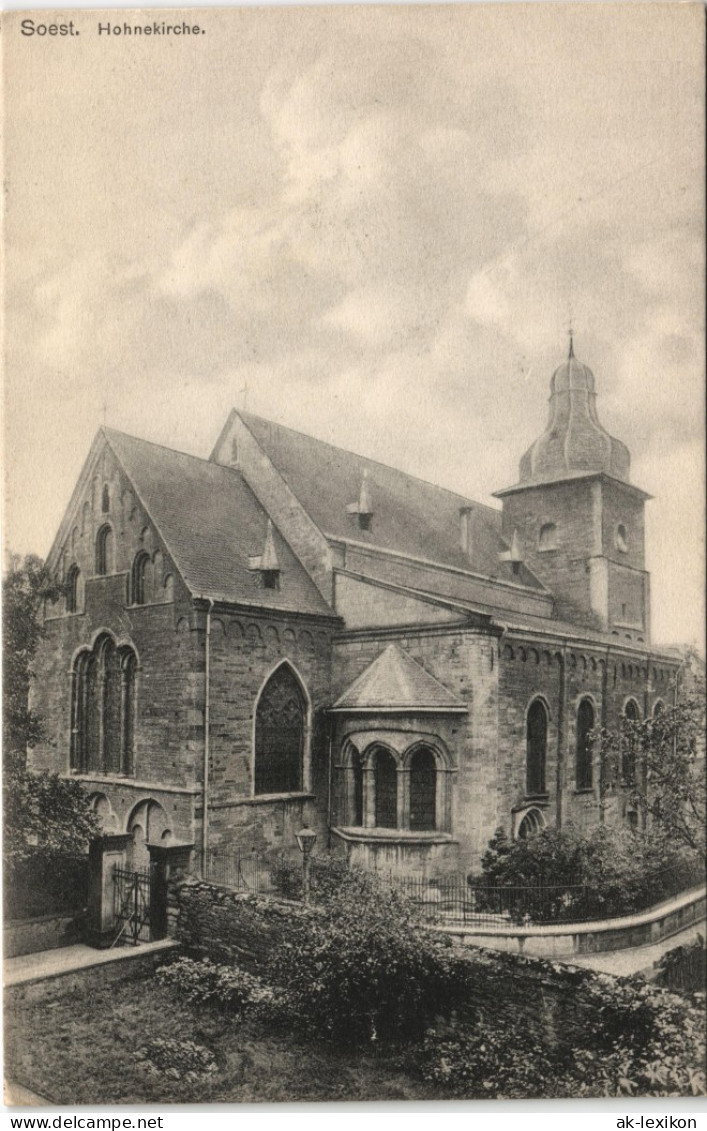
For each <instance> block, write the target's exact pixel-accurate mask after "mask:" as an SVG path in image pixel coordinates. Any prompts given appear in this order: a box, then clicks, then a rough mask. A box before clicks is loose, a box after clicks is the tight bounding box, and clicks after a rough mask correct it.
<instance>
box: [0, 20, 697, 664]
mask: <svg viewBox="0 0 707 1131" xmlns="http://www.w3.org/2000/svg"><path fill="white" fill-rule="evenodd" d="M23 15H26V14H23ZM155 15H156V18H157V19H158V20H159V21H164V20H166V19H167V18H168V17H167V16H166V14H165V11H164V10H162V11H159V12H157V13H156V14H155ZM21 18H22V16H21V15H20V14H19V13H14V14H12V15H11V16H6V18H5V24H6V26H5V28H4V35H3V39H4V51H5V72H6V73H5V84H6V90H5V95H6V141H5V162H6V170H5V173H6V212H5V246H6V288H5V293H6V299H5V363H6V364H5V371H6V379H5V449H4V462H5V485H6V491H5V505H4V521H3V525H4V540H5V548H6V550H12V551H15V552H18V553H25V552H35V553H38V554H41V555H44V554H46V553H47V551H48V550H49V547H50V545H51V543H52V540H53V538H54V535H55V533H56V530H57V528H58V525H59V522H60V520H61V517H62V515H63V513H64V510H65V508H66V505H67V503H68V500H69V498H70V495H71V492H72V489H73V486H74V484H75V482H76V479H77V477H78V475H79V473H80V470H81V467H82V465H83V462H84V460H85V458H86V456H87V454H88V450H89V447H90V445H91V442H92V439H93V437H94V435H95V433H96V431H97V429H98V428H99V427H100V426H101V424H102V423H103V422H104V421H105V422H106V423H107V424H108V426H109V427H112V428H118V429H121V430H123V431H126V432H129V433H132V434H134V435H137V436H141V437H144V438H146V439H149V440H154V441H156V442H158V443H163V444H167V445H169V446H171V447H175V448H178V449H180V450H183V451H187V452H191V453H194V454H196V455H201V456H205V457H207V456H208V455H209V453H210V451H211V448H212V446H213V444H214V443H215V440H216V437H217V436H218V433H219V431H220V429H221V427H222V425H223V423H224V422H225V419H226V417H227V415H228V412H229V410H230V408H231V407H232V406H236V407H241V408H242V407H244V405H245V407H247V408H248V410H249V411H252V412H256V413H258V414H259V415H262V416H266V417H268V418H271V419H273V420H277V421H279V422H281V423H283V424H286V425H289V426H291V427H294V428H298V429H300V430H302V431H305V432H308V433H311V434H312V435H315V436H318V437H320V438H322V439H325V440H328V441H330V442H332V443H335V444H338V445H340V446H342V447H346V448H349V449H352V450H354V451H357V452H360V453H362V454H364V455H367V456H370V457H372V458H375V459H378V460H381V461H383V462H385V463H389V464H392V465H394V466H398V467H401V468H403V469H404V470H406V471H409V472H411V473H413V474H416V475H419V476H421V477H422V478H424V479H428V480H431V481H433V482H436V483H439V484H441V485H443V486H446V487H450V488H452V489H454V490H457V491H459V492H460V493H462V494H465V495H468V496H470V497H471V498H475V499H478V500H480V501H483V502H492V501H493V500H492V499H491V498H490V496H491V492H493V491H494V490H497V489H500V488H503V487H506V486H509V485H510V484H512V483H515V482H516V481H517V478H518V460H519V459H520V456H521V455H522V453H523V451H524V450H525V449H526V448H527V447H528V446H529V444H530V443H531V442H532V441H533V440H534V439H535V438H536V437H537V436H538V435H539V434H540V432H541V431H542V430H543V428H544V426H545V422H546V417H547V411H548V404H547V401H548V396H549V383H550V377H551V374H552V372H553V370H554V369H555V367H556V366H557V365H559V364H560V363H561V361H562V360H563V359H564V357H565V356H566V353H567V343H568V328H569V325H570V322H571V323H572V326H573V330H574V342H575V352H576V354H577V356H578V357H579V358H580V359H581V360H582V361H584V362H585V363H586V364H588V365H589V366H590V368H591V369H592V370H593V372H594V374H595V377H596V382H597V390H598V394H599V395H598V410H599V415H600V419H601V420H602V423H603V424H604V426H605V427H606V428H607V429H608V430H609V431H610V432H611V433H612V434H613V435H615V436H617V437H619V438H620V439H621V440H623V441H624V442H625V443H626V444H628V446H629V448H630V450H631V452H632V457H633V459H632V481H633V482H634V483H636V484H637V485H638V486H640V487H643V488H644V489H645V490H647V491H649V492H650V493H651V494H652V495H654V496H655V499H654V500H653V501H652V502H650V503H649V504H648V510H647V534H646V538H647V558H648V567H649V568H650V570H651V572H652V606H653V636H654V639H655V640H656V641H658V642H660V643H676V642H680V641H686V642H690V641H696V640H701V638H702V633H703V625H704V530H705V516H704V493H705V492H704V482H705V467H704V413H705V407H704V387H705V376H704V354H705V326H704V279H705V264H704V223H703V215H704V63H703V60H704V12H703V8H702V6H701V5H700V4H689V3H688V4H660V3H650V4H611V5H605V4H574V5H563V4H503V5H489V6H485V5H477V4H458V5H440V6H431V5H429V6H428V5H419V6H411V7H405V6H399V7H398V6H392V5H391V6H362V7H358V8H354V7H350V8H349V7H336V8H334V7H315V8H242V9H211V10H200V11H198V12H197V13H195V14H194V20H195V21H197V20H198V23H199V24H200V26H202V27H203V28H204V29H205V33H204V34H202V35H198V36H190V37H186V36H184V37H182V38H180V39H179V38H159V37H149V38H148V37H143V38H140V39H138V38H127V37H125V36H115V35H110V36H108V35H105V34H103V35H99V34H98V30H97V29H98V23H99V22H101V21H103V22H105V20H106V17H105V16H100V15H99V14H98V13H96V12H95V11H90V10H88V11H74V12H71V13H67V14H66V15H65V16H61V15H60V14H57V15H55V16H53V17H52V18H53V19H56V20H57V21H61V20H62V19H68V18H73V19H74V23H75V28H76V30H78V31H79V35H77V36H72V37H68V36H67V37H61V38H53V39H50V38H49V37H44V38H39V37H37V36H32V37H27V36H22V35H21V34H20V23H19V21H20V19H21ZM109 18H110V21H111V22H113V23H116V22H118V23H123V22H126V21H127V22H129V23H145V22H148V20H149V16H147V15H146V13H145V12H139V13H138V12H119V13H116V12H113V13H111V15H110V17H109ZM175 18H178V19H179V20H181V19H182V18H183V13H181V12H180V13H179V16H178V17H175ZM42 19H48V16H47V14H46V13H45V14H44V15H43V16H42Z"/></svg>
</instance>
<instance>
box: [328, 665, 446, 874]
mask: <svg viewBox="0 0 707 1131" xmlns="http://www.w3.org/2000/svg"><path fill="white" fill-rule="evenodd" d="M467 711H468V707H467V705H466V703H464V702H463V701H462V700H461V699H459V698H458V697H457V696H456V695H455V694H454V693H453V692H451V691H450V690H449V689H448V688H446V687H445V686H444V685H443V684H442V683H440V681H439V680H438V679H436V678H435V676H433V675H431V674H430V672H428V671H426V670H425V668H423V667H422V665H421V664H420V663H418V662H417V660H415V659H413V657H412V656H410V655H409V653H407V652H406V651H405V650H404V649H403V648H401V647H400V645H399V644H397V643H392V644H389V645H388V646H387V647H386V648H385V649H384V650H383V651H382V652H381V653H380V655H379V656H378V657H377V658H376V659H375V660H374V661H373V662H372V663H371V664H369V666H368V667H367V668H366V669H365V670H364V671H363V672H362V673H361V674H360V675H359V676H358V677H357V678H356V679H355V680H354V681H353V683H352V684H351V685H350V686H349V687H348V688H347V689H346V691H344V693H343V694H342V695H341V696H340V697H339V698H338V699H337V700H336V702H335V703H334V705H333V707H332V708H330V712H329V713H330V715H331V716H332V718H333V719H334V720H335V721H334V727H333V733H334V741H333V745H332V752H333V753H332V756H333V758H334V759H335V761H334V764H333V766H332V771H333V787H334V788H333V813H332V833H333V836H334V837H335V841H336V843H337V844H338V847H339V848H340V849H341V850H342V851H343V852H344V853H345V855H346V857H347V859H348V862H349V864H351V865H352V866H357V867H363V868H366V869H368V870H370V871H379V872H386V873H391V874H393V875H402V876H417V877H421V878H433V877H435V876H438V875H442V874H449V873H450V872H455V871H456V870H457V867H458V845H457V842H456V840H455V838H454V836H453V829H452V800H453V782H454V777H455V775H456V772H457V764H458V763H457V758H456V756H455V752H454V738H453V726H452V724H453V722H454V720H455V718H456V717H457V716H459V715H465V714H466V713H467Z"/></svg>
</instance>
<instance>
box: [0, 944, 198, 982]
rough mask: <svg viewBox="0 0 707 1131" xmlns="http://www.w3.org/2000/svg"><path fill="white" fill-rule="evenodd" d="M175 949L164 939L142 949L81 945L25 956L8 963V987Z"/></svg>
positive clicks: (139, 947)
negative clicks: (99, 947) (98, 947)
mask: <svg viewBox="0 0 707 1131" xmlns="http://www.w3.org/2000/svg"><path fill="white" fill-rule="evenodd" d="M174 946H176V943H175V942H174V940H173V939H162V940H160V941H159V942H150V943H141V944H140V945H139V946H121V947H115V948H114V949H113V950H96V949H95V948H94V947H91V946H83V945H77V946H63V947H59V948H57V949H56V950H40V951H38V952H37V953H36V954H22V955H20V956H19V957H18V958H7V959H6V960H5V963H4V967H5V986H6V987H7V986H19V985H22V983H23V982H37V981H41V980H42V979H44V978H57V977H60V976H61V975H62V974H71V973H73V972H74V971H76V970H87V969H89V968H90V967H92V966H103V965H105V964H106V963H109V962H129V961H130V960H131V959H133V958H138V957H142V956H143V955H145V954H154V953H155V952H157V951H160V950H169V949H170V948H171V947H174Z"/></svg>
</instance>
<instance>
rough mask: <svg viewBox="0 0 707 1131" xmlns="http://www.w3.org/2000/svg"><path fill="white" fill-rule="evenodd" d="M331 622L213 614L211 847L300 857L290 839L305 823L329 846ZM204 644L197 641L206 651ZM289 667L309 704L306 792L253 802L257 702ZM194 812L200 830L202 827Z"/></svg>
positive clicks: (264, 614) (258, 615)
mask: <svg viewBox="0 0 707 1131" xmlns="http://www.w3.org/2000/svg"><path fill="white" fill-rule="evenodd" d="M331 627H332V626H331V623H330V622H327V621H324V620H322V621H318V620H316V618H303V617H300V618H297V617H294V616H293V617H287V616H283V615H282V614H279V615H275V614H273V615H269V614H268V612H267V610H262V611H261V612H260V611H259V612H256V611H255V610H254V611H253V613H252V614H250V615H248V614H246V615H243V614H242V613H241V614H240V615H236V614H235V613H229V612H227V611H223V610H217V611H216V612H215V613H214V615H213V617H212V622H211V680H210V682H211V727H210V734H211V781H210V791H209V795H210V814H209V829H210V832H209V844H210V846H211V847H212V848H214V850H216V851H218V849H219V848H225V847H228V848H230V849H234V848H235V849H242V850H243V851H247V852H250V851H253V850H256V851H258V852H262V853H273V852H278V853H279V852H281V851H284V852H286V853H296V852H297V851H298V849H297V845H296V842H295V839H294V834H295V832H296V831H297V830H298V829H299V828H301V826H302V824H303V823H304V822H305V821H307V822H309V823H310V825H311V827H312V828H314V829H315V831H316V832H317V834H318V835H319V836H320V844H321V843H324V841H325V839H326V829H327V797H328V756H329V744H328V722H327V718H326V715H325V713H324V712H325V710H326V708H327V707H329V706H330V704H331V699H330V694H331V692H330V678H331ZM203 647H204V637H203V634H201V635H200V648H201V649H202V652H203ZM283 662H286V663H287V664H289V665H290V667H291V668H292V669H293V671H294V672H295V674H296V676H297V677H298V678H299V680H300V683H301V686H302V689H303V692H304V696H305V698H306V699H307V700H308V704H309V733H308V737H307V741H306V743H305V745H306V747H307V750H306V754H305V781H304V789H303V790H302V791H301V793H298V794H289V795H288V794H285V795H282V796H281V797H278V798H271V797H267V798H264V797H257V796H255V797H254V796H253V756H254V726H255V713H256V707H257V702H258V696H259V694H260V692H261V691H262V689H263V686H264V685H265V684H266V682H267V680H268V679H269V677H270V676H271V675H272V673H273V672H274V671H275V670H276V669H277V667H278V666H279V665H280V664H281V663H283ZM200 816H201V814H200V810H199V809H197V826H199V825H200Z"/></svg>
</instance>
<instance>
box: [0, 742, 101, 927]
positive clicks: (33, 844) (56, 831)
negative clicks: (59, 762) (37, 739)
mask: <svg viewBox="0 0 707 1131" xmlns="http://www.w3.org/2000/svg"><path fill="white" fill-rule="evenodd" d="M3 818H4V828H3V841H4V881H5V883H4V891H3V901H4V906H5V913H6V914H7V915H8V917H10V918H24V917H32V916H34V915H42V914H49V913H54V912H62V913H68V912H70V911H75V910H77V909H79V908H81V907H84V906H85V905H86V900H87V897H88V859H87V856H86V853H87V850H88V846H89V844H90V842H91V840H92V839H93V837H95V836H98V834H99V831H100V830H99V827H98V822H97V820H96V816H95V814H94V812H93V810H92V809H91V803H90V799H89V794H88V791H87V790H86V789H85V788H84V786H83V785H82V784H81V782H78V781H75V780H73V779H69V778H62V777H60V776H59V774H47V773H41V774H33V773H30V772H29V771H28V770H25V769H24V768H23V767H21V766H19V765H18V764H12V765H10V766H9V767H6V769H5V774H4V778H3Z"/></svg>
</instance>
